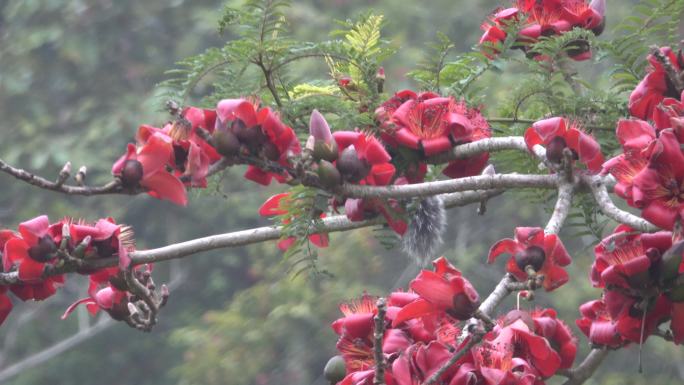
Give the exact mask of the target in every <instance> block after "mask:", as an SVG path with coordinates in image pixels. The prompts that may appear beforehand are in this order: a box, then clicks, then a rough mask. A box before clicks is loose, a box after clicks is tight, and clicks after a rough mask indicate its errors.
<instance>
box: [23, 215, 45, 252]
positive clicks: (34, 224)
mask: <svg viewBox="0 0 684 385" xmlns="http://www.w3.org/2000/svg"><path fill="white" fill-rule="evenodd" d="M48 227H50V220H49V219H48V216H47V215H41V216H39V217H35V218H33V219H31V220H28V221H26V222H22V223H21V224H19V233H20V234H21V237H22V238H24V240H25V241H26V243H28V244H29V245H35V244H36V243H38V239H39V238H42V237H44V236H45V235H46V234H47V231H48Z"/></svg>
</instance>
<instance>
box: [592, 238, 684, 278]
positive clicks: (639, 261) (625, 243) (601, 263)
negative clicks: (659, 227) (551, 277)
mask: <svg viewBox="0 0 684 385" xmlns="http://www.w3.org/2000/svg"><path fill="white" fill-rule="evenodd" d="M671 246H672V233H670V232H667V231H660V232H657V233H653V234H641V233H639V232H637V231H635V230H634V229H632V228H631V227H629V226H627V225H620V226H618V227H617V228H616V229H615V231H614V232H613V234H611V235H609V236H608V237H606V238H604V239H603V240H602V241H601V243H599V244H598V245H596V247H595V248H594V253H595V255H596V260H595V261H594V264H593V265H592V268H591V280H592V284H593V285H594V286H595V287H606V286H610V287H615V286H618V287H622V288H634V289H643V288H646V287H648V286H652V285H654V284H655V283H656V282H655V279H656V277H654V276H652V267H653V266H655V265H656V263H657V262H658V261H660V257H661V255H662V254H663V253H664V252H665V251H667V249H669V248H670V247H671Z"/></svg>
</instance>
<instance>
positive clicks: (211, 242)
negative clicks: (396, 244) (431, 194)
mask: <svg viewBox="0 0 684 385" xmlns="http://www.w3.org/2000/svg"><path fill="white" fill-rule="evenodd" d="M502 193H503V191H501V190H484V191H465V192H457V193H452V194H445V195H444V206H445V207H446V208H451V207H457V206H465V205H468V204H471V203H478V202H481V201H482V200H483V199H490V198H492V197H495V196H497V195H500V194H502ZM384 222H385V219H384V218H383V217H382V216H378V217H376V218H373V219H369V220H365V221H360V222H352V221H350V220H349V219H347V217H346V216H345V215H335V216H331V217H327V218H324V219H322V220H321V222H320V225H316V226H315V227H314V229H313V231H314V232H320V233H332V232H340V231H347V230H354V229H359V228H362V227H368V226H374V225H378V224H382V223H384ZM281 231H282V227H280V226H264V227H257V228H253V229H249V230H242V231H235V232H231V233H225V234H218V235H211V236H208V237H203V238H197V239H193V240H190V241H185V242H180V243H175V244H171V245H168V246H163V247H160V248H156V249H150V250H137V251H133V252H131V253H129V257H130V258H131V261H132V263H133V265H141V264H145V263H153V262H160V261H168V260H171V259H177V258H183V257H187V256H189V255H193V254H197V253H201V252H204V251H210V250H215V249H222V248H228V247H236V246H245V245H250V244H254V243H260V242H266V241H270V240H276V239H279V238H280V237H281ZM117 264H118V258H102V259H93V260H88V261H84V262H83V264H82V265H81V267H82V268H92V269H100V268H104V267H111V266H116V265H117ZM74 270H75V266H73V265H65V266H64V267H62V268H51V269H49V270H47V271H46V272H45V274H46V275H48V276H49V275H58V274H64V273H70V272H73V271H74ZM18 282H20V280H19V275H18V273H17V272H16V271H14V272H8V273H0V285H10V284H14V283H18Z"/></svg>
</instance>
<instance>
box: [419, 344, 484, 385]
mask: <svg viewBox="0 0 684 385" xmlns="http://www.w3.org/2000/svg"><path fill="white" fill-rule="evenodd" d="M482 335H483V334H482V333H473V334H472V335H471V337H470V340H469V341H468V343H466V344H465V346H463V347H462V348H461V350H459V351H458V352H456V353H455V354H454V355H453V356H451V358H449V361H447V362H445V363H444V364H443V365H442V366H441V367H440V368H439V369H437V371H436V372H435V373H433V374H432V376H430V378H428V379H427V381H425V384H424V385H431V384H434V383H436V382H437V381H438V380H439V378H440V377H442V375H443V374H444V373H446V371H447V370H449V368H451V366H453V365H454V364H455V363H456V362H458V360H460V359H461V358H462V357H463V356H464V355H465V354H466V353H468V352H469V351H470V349H472V348H473V347H474V346H475V345H477V344H478V343H480V341H482Z"/></svg>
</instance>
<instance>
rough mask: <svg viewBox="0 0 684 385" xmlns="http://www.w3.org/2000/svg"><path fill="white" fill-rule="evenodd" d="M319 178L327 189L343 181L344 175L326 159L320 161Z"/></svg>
mask: <svg viewBox="0 0 684 385" xmlns="http://www.w3.org/2000/svg"><path fill="white" fill-rule="evenodd" d="M316 171H317V173H318V179H319V180H320V181H321V185H322V186H323V187H324V188H326V189H333V188H335V187H337V186H339V185H340V184H341V183H342V175H340V172H339V171H338V170H337V168H336V167H335V166H334V165H333V164H332V163H330V162H328V161H326V160H321V161H320V162H318V170H316Z"/></svg>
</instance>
